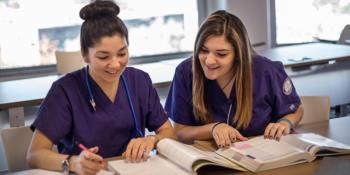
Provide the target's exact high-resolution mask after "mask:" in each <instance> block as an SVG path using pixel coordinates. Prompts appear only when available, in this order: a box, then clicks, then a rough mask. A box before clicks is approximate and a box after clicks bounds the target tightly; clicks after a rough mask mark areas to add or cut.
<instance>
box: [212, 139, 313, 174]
mask: <svg viewBox="0 0 350 175" xmlns="http://www.w3.org/2000/svg"><path fill="white" fill-rule="evenodd" d="M217 153H218V154H220V155H222V156H224V157H227V158H228V159H231V160H232V161H234V162H236V163H238V164H240V165H241V166H243V167H245V168H247V169H249V170H250V171H253V172H256V171H261V170H266V169H272V168H277V167H283V166H287V165H292V164H297V163H301V162H306V161H311V160H313V157H312V156H311V155H310V154H308V153H306V152H305V151H303V150H301V149H299V148H297V147H294V146H293V145H289V144H288V143H286V142H279V141H276V140H272V139H264V137H263V136H259V137H256V138H253V139H250V140H248V141H242V142H236V143H234V144H233V145H232V146H231V147H230V148H228V149H219V150H218V151H217Z"/></svg>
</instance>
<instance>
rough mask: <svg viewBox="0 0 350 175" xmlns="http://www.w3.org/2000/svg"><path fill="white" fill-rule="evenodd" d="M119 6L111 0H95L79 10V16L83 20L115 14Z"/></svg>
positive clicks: (117, 12)
mask: <svg viewBox="0 0 350 175" xmlns="http://www.w3.org/2000/svg"><path fill="white" fill-rule="evenodd" d="M119 12H120V9H119V6H118V5H117V4H115V3H114V2H113V1H106V0H96V1H95V2H93V3H90V4H88V5H86V6H85V7H83V8H82V9H81V10H80V14H79V15H80V18H81V19H83V20H91V19H99V18H102V17H108V16H117V15H118V14H119Z"/></svg>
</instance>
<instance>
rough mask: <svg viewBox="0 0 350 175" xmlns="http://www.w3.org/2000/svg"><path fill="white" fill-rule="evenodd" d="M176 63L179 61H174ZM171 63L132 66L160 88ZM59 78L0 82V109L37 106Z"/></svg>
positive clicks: (166, 80)
mask: <svg viewBox="0 0 350 175" xmlns="http://www.w3.org/2000/svg"><path fill="white" fill-rule="evenodd" d="M180 61H181V60H180ZM177 62H179V60H176V63H177ZM172 63H173V62H170V61H169V62H166V61H164V62H157V63H148V64H140V65H132V66H133V67H135V68H138V69H141V70H143V71H145V72H147V73H148V74H149V75H150V77H151V79H152V82H153V85H154V86H155V87H161V86H165V85H168V84H169V83H170V81H171V80H172V78H173V76H174V73H175V68H176V65H175V66H174V65H173V64H172ZM59 77H60V76H58V75H51V76H44V77H38V78H28V79H22V80H11V81H5V82H0V109H9V108H14V107H23V106H35V105H39V104H40V103H41V102H42V101H43V99H44V98H45V96H46V94H47V92H48V91H49V89H50V87H51V84H52V83H53V82H54V81H55V80H57V79H58V78H59Z"/></svg>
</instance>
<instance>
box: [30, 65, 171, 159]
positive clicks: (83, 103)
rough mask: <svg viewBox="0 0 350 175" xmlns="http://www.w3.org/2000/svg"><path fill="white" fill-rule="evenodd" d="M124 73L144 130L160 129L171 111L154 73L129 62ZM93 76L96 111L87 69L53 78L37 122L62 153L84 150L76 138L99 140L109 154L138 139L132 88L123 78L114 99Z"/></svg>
mask: <svg viewBox="0 0 350 175" xmlns="http://www.w3.org/2000/svg"><path fill="white" fill-rule="evenodd" d="M123 76H124V77H125V79H126V81H127V85H128V88H129V92H130V97H131V100H132V102H133V106H134V109H135V113H136V120H137V122H138V125H139V126H140V130H141V131H142V132H144V130H145V128H148V130H150V131H154V130H157V129H158V128H159V127H160V126H161V125H162V124H164V123H165V122H166V121H167V117H166V115H165V112H164V110H163V108H162V106H161V104H160V102H159V97H158V94H157V91H156V90H155V88H153V86H152V81H151V79H150V77H149V75H148V74H147V73H145V72H143V71H141V70H138V69H135V68H130V67H128V68H126V69H125V71H124V72H123ZM88 78H89V81H90V84H91V90H92V93H93V96H94V100H95V103H96V111H94V110H93V109H92V107H91V104H90V102H89V93H88V90H87V87H86V83H85V81H84V69H80V70H78V71H75V72H72V73H70V74H67V75H65V76H64V77H62V78H60V79H59V80H57V81H56V82H54V83H53V85H52V87H51V89H50V91H49V92H48V94H47V96H46V98H45V100H44V101H43V103H42V105H41V106H40V109H39V113H38V116H37V118H36V120H35V121H34V123H33V125H32V128H37V129H38V130H40V131H41V132H43V133H44V134H45V135H46V136H47V137H48V138H49V139H50V140H51V141H52V142H53V143H55V144H57V146H58V149H59V152H61V153H65V154H79V153H80V152H81V150H80V149H79V148H78V147H77V144H76V143H82V144H84V145H85V146H87V147H93V146H98V147H99V153H98V154H100V155H101V156H103V157H112V156H119V155H121V153H123V152H124V151H125V148H126V146H127V144H128V142H129V141H130V139H132V133H133V131H134V128H135V123H134V121H133V118H132V114H131V109H130V106H129V104H128V97H127V94H126V91H125V89H124V87H123V85H122V82H121V81H120V82H119V85H118V91H117V93H116V98H115V101H114V102H112V101H111V100H110V99H109V98H108V97H107V95H106V94H105V93H104V92H103V91H102V89H101V88H100V87H99V86H98V84H97V83H96V82H95V81H94V80H93V79H92V78H91V77H90V76H89V77H88Z"/></svg>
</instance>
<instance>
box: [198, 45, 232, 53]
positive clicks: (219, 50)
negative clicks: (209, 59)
mask: <svg viewBox="0 0 350 175" xmlns="http://www.w3.org/2000/svg"><path fill="white" fill-rule="evenodd" d="M202 48H204V49H207V50H209V49H208V48H207V47H205V46H202ZM215 51H216V52H228V51H232V50H230V49H218V50H215Z"/></svg>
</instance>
